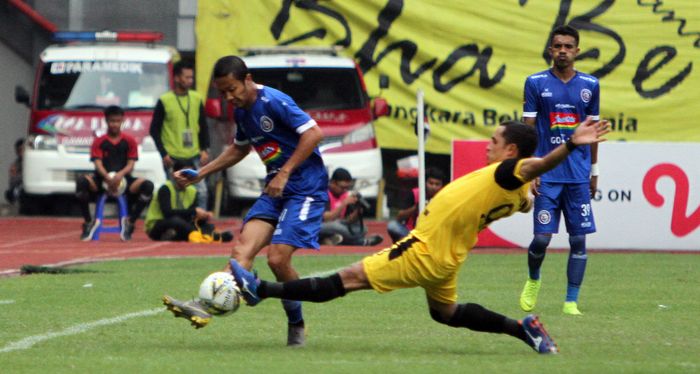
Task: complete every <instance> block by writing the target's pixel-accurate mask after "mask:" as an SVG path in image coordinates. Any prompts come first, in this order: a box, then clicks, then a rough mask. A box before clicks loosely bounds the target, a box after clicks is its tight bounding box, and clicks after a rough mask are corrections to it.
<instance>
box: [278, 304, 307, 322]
mask: <svg viewBox="0 0 700 374" xmlns="http://www.w3.org/2000/svg"><path fill="white" fill-rule="evenodd" d="M282 306H283V307H284V311H285V312H286V313H287V321H288V322H289V324H290V325H298V324H300V323H303V322H304V317H303V315H302V314H301V301H295V300H282Z"/></svg>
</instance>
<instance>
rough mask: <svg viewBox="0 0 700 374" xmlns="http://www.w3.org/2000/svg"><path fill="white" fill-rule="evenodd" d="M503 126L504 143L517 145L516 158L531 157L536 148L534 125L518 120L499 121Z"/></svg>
mask: <svg viewBox="0 0 700 374" xmlns="http://www.w3.org/2000/svg"><path fill="white" fill-rule="evenodd" d="M501 126H504V127H505V131H503V138H504V139H505V140H506V144H515V146H516V147H518V158H526V157H531V156H532V155H533V154H534V153H535V148H537V131H535V126H530V125H526V124H524V123H522V122H520V121H506V122H503V123H501Z"/></svg>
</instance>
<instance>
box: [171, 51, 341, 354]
mask: <svg viewBox="0 0 700 374" xmlns="http://www.w3.org/2000/svg"><path fill="white" fill-rule="evenodd" d="M213 75H214V84H215V85H216V88H217V89H218V90H219V92H220V93H221V95H222V96H223V97H224V98H225V99H226V100H228V101H229V102H230V103H232V104H233V105H234V106H235V108H236V110H235V119H236V124H237V130H236V136H235V140H234V144H233V146H231V147H229V148H228V149H226V150H225V151H224V152H223V153H222V154H221V155H220V156H219V157H217V158H216V159H215V160H213V161H212V162H210V163H209V164H207V165H205V166H204V167H202V168H201V169H200V170H199V175H198V176H197V177H195V178H193V179H192V178H189V179H188V178H187V177H186V176H184V175H182V173H180V172H178V173H176V174H175V178H176V180H177V181H178V183H182V184H191V183H196V182H198V181H199V180H201V179H202V178H204V177H205V176H207V175H208V174H211V173H215V172H218V171H220V170H223V169H225V168H228V167H231V166H233V165H235V164H236V163H238V162H239V161H241V160H242V159H243V158H244V157H245V156H246V155H247V154H248V152H249V151H250V148H251V146H252V147H253V148H254V149H255V150H256V151H257V152H258V155H260V158H261V159H262V160H263V162H264V163H265V166H266V168H267V177H266V179H265V189H264V191H263V193H262V195H261V196H260V197H259V198H258V200H257V201H256V202H255V204H254V205H253V206H252V208H251V209H250V211H249V212H248V214H247V215H246V217H245V218H244V221H243V228H242V229H241V235H240V237H239V238H240V243H238V245H236V246H235V247H234V248H233V250H232V253H231V257H232V258H234V259H236V260H237V261H238V262H239V263H240V264H242V265H243V266H245V267H246V268H249V269H250V268H251V267H252V265H253V260H254V258H255V256H256V255H257V254H258V253H259V252H260V250H261V249H262V248H263V247H265V246H267V245H268V244H269V245H270V247H269V250H268V255H267V263H268V265H269V266H270V269H271V270H272V272H273V273H274V274H275V276H276V278H277V280H279V281H290V280H294V279H298V278H299V275H298V274H297V272H296V270H294V268H293V267H292V264H291V258H292V254H293V253H294V252H295V251H296V250H297V249H299V248H313V249H318V248H319V244H318V232H319V230H320V228H321V221H322V219H323V211H324V209H325V205H326V201H327V199H328V196H327V192H326V191H327V190H328V175H327V172H326V168H325V166H324V165H323V160H322V159H321V153H320V152H319V150H318V148H317V145H318V143H319V142H320V141H321V139H323V132H322V131H321V129H320V128H319V127H318V125H317V124H316V121H314V120H313V119H312V118H311V117H309V115H308V114H306V113H305V112H303V111H302V110H301V109H300V108H299V107H298V106H297V105H296V103H295V102H294V100H292V98H290V97H289V96H287V95H286V94H284V93H282V92H280V91H278V90H275V89H273V88H271V87H266V86H262V85H259V84H256V83H255V82H254V81H253V78H252V76H251V74H250V73H249V72H248V68H247V67H246V65H245V62H244V61H243V60H242V59H240V58H239V57H236V56H226V57H222V58H220V59H219V60H218V61H217V62H216V64H215V65H214V74H213ZM164 302H165V304H166V306H168V309H170V310H171V311H172V312H173V313H174V314H175V315H176V316H177V317H183V318H186V319H188V320H190V321H191V322H192V324H193V325H194V326H195V327H197V328H199V327H204V326H205V325H206V324H207V323H208V322H209V320H210V316H208V315H207V314H206V313H204V314H202V313H198V312H197V309H198V308H199V304H198V303H197V302H196V301H194V300H193V301H187V302H181V301H178V300H176V299H173V298H171V297H169V296H165V297H164ZM282 304H283V306H284V309H285V311H286V313H287V318H288V322H289V328H288V339H287V345H289V346H299V345H303V344H304V340H305V337H304V319H303V317H302V310H301V303H300V302H298V301H289V300H282Z"/></svg>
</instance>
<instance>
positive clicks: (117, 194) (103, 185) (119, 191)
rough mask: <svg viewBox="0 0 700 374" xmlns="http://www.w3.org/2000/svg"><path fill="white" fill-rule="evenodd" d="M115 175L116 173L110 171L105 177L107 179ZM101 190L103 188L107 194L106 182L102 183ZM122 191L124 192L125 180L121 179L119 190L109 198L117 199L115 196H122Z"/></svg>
mask: <svg viewBox="0 0 700 374" xmlns="http://www.w3.org/2000/svg"><path fill="white" fill-rule="evenodd" d="M115 174H117V172H115V171H110V172H109V174H107V175H109V177H110V178H112V177H114V175H115ZM102 188H104V190H105V191H107V192H109V186H107V182H106V181H103V182H102ZM124 191H126V178H122V180H121V182H120V183H119V188H118V189H117V192H116V194H114V195H111V196H114V197H117V196H119V195H121V194H123V193H124Z"/></svg>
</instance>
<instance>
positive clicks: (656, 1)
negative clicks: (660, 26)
mask: <svg viewBox="0 0 700 374" xmlns="http://www.w3.org/2000/svg"><path fill="white" fill-rule="evenodd" d="M663 4H664V2H663V1H661V0H653V1H652V2H651V3H644V2H642V0H637V5H639V6H650V7H652V12H654V14H662V15H663V17H662V18H661V21H662V22H678V30H677V32H678V35H680V36H692V35H694V36H695V41H694V42H693V46H695V48H700V31H685V30H684V29H685V25H686V23H687V21H686V19H685V18H683V17H676V11H675V10H673V9H670V10H667V9H661V8H660V7H661V6H662V5H663Z"/></svg>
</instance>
